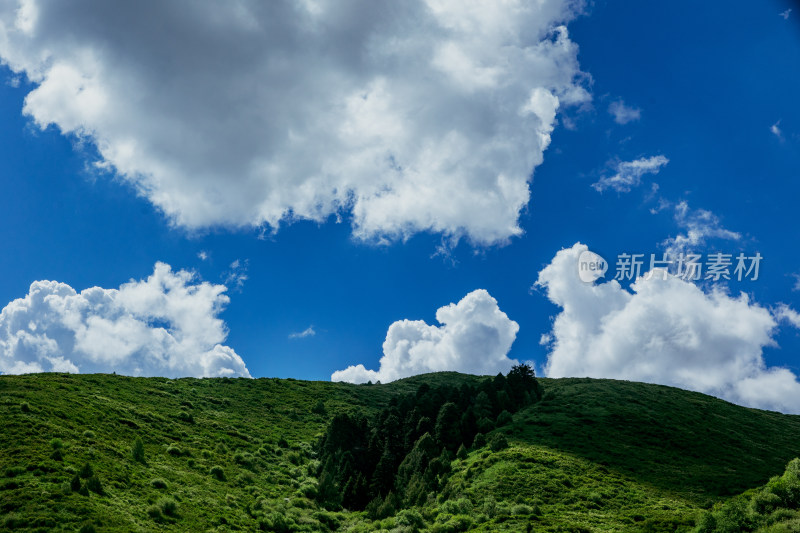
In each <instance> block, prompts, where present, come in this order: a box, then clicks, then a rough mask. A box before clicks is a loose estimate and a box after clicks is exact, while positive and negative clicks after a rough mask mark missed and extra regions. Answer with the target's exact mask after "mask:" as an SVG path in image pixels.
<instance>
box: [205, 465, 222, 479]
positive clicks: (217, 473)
mask: <svg viewBox="0 0 800 533" xmlns="http://www.w3.org/2000/svg"><path fill="white" fill-rule="evenodd" d="M209 473H210V474H211V475H212V476H213V477H215V478H217V479H218V480H220V481H225V470H223V469H222V467H221V466H219V465H214V466H212V467H211V470H209Z"/></svg>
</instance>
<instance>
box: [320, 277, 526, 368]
mask: <svg viewBox="0 0 800 533" xmlns="http://www.w3.org/2000/svg"><path fill="white" fill-rule="evenodd" d="M436 320H437V321H438V322H439V323H440V324H442V325H441V326H429V325H428V324H426V323H425V322H424V321H422V320H399V321H397V322H395V323H393V324H392V325H391V326H389V330H388V331H387V333H386V340H385V341H384V343H383V357H381V360H380V367H379V369H378V370H377V371H375V370H367V369H366V368H365V367H364V365H361V364H359V365H356V366H349V367H347V368H346V369H345V370H338V371H336V372H334V373H333V375H332V376H331V381H348V382H350V383H365V382H367V381H373V382H375V381H381V382H383V383H386V382H388V381H394V380H396V379H400V378H404V377H408V376H413V375H416V374H423V373H425V372H441V371H446V370H450V371H457V372H466V373H469V374H496V373H498V372H507V371H508V370H509V369H510V368H511V366H512V365H514V364H516V363H517V360H516V359H509V358H508V356H507V354H508V351H509V350H510V349H511V345H512V344H513V343H514V339H515V338H516V336H517V331H519V325H518V324H517V323H516V322H514V321H513V320H511V319H509V318H508V316H507V315H506V314H505V313H504V312H502V311H501V310H500V308H499V307H498V306H497V300H495V299H494V298H492V296H491V295H490V294H489V293H488V292H486V291H485V290H483V289H478V290H475V291H472V292H471V293H469V294H467V295H466V296H464V298H462V299H461V301H460V302H458V303H457V304H450V305H447V306H444V307H441V308H439V310H438V311H436Z"/></svg>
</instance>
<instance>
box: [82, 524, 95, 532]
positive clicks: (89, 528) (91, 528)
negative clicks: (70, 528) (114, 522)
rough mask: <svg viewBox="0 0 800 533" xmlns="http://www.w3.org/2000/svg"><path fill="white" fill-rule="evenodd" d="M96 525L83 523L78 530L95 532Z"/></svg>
mask: <svg viewBox="0 0 800 533" xmlns="http://www.w3.org/2000/svg"><path fill="white" fill-rule="evenodd" d="M95 531H96V530H95V528H94V525H92V524H83V526H81V528H80V529H79V530H78V533H95Z"/></svg>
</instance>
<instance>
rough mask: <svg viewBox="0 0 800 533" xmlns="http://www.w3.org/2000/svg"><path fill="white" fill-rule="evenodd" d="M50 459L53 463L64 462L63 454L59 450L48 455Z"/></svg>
mask: <svg viewBox="0 0 800 533" xmlns="http://www.w3.org/2000/svg"><path fill="white" fill-rule="evenodd" d="M50 459H52V460H53V461H63V460H64V452H62V451H61V449H60V448H59V449H55V450H53V453H51V454H50Z"/></svg>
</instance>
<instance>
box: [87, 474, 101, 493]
mask: <svg viewBox="0 0 800 533" xmlns="http://www.w3.org/2000/svg"><path fill="white" fill-rule="evenodd" d="M86 488H87V489H89V490H90V491H92V492H95V493H97V494H103V484H102V483H100V478H99V477H97V475H96V474H95V475H93V476H92V477H90V478H89V479H87V480H86Z"/></svg>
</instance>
